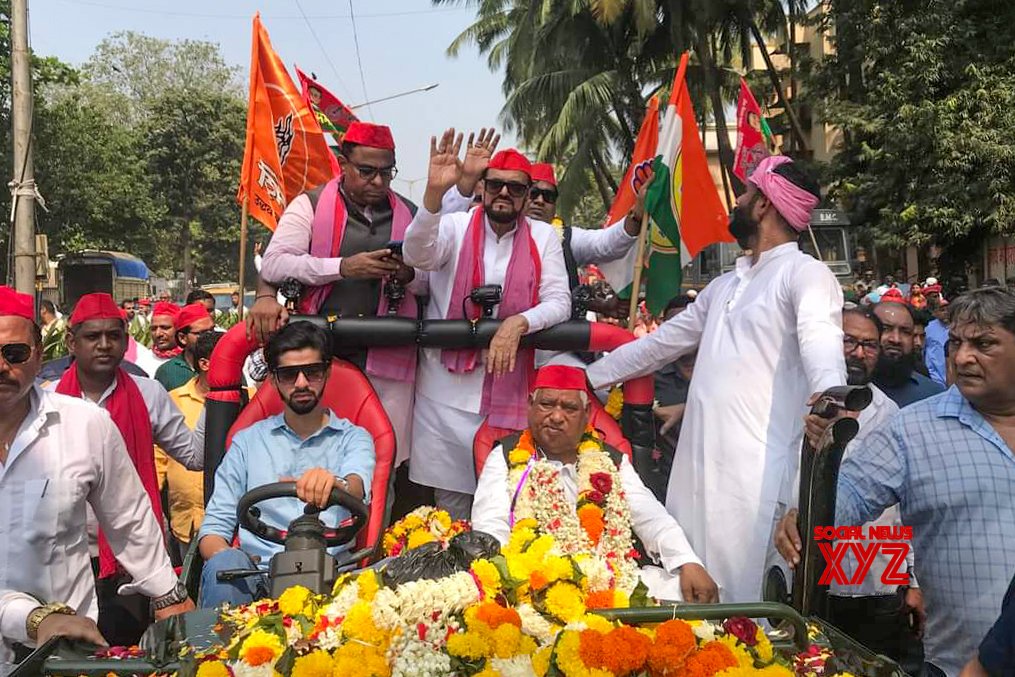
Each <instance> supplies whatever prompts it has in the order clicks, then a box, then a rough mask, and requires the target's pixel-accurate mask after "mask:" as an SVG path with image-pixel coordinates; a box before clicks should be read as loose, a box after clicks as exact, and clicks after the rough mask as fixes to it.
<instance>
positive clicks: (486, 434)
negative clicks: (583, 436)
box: [472, 397, 631, 477]
mask: <svg viewBox="0 0 1015 677" xmlns="http://www.w3.org/2000/svg"><path fill="white" fill-rule="evenodd" d="M589 424H590V425H591V426H592V427H593V428H595V429H596V430H597V431H598V432H599V434H600V435H601V436H602V438H603V440H604V441H605V442H606V443H607V444H609V445H611V446H613V447H615V448H616V449H617V450H618V451H620V452H623V454H624V455H625V456H627V460H629V461H630V460H631V443H630V442H628V441H627V438H625V437H624V433H623V432H621V430H620V425H619V424H618V423H617V421H616V420H615V419H614V418H613V417H612V416H610V415H609V414H607V413H606V409H604V408H603V405H602V404H600V402H599V400H597V399H596V398H594V397H593V398H592V410H591V412H590V413H589ZM513 432H518V431H517V430H507V429H506V428H494V427H492V426H491V425H490V424H489V423H488V422H487V421H483V425H481V426H479V430H478V431H476V436H475V437H474V438H473V439H472V460H473V463H474V464H475V466H476V477H479V475H480V474H481V473H482V472H483V466H484V465H486V457H487V456H489V455H490V452H491V451H493V448H494V447H495V446H496V445H497V441H498V440H500V439H501V438H504V437H506V436H508V435H510V434H511V433H513Z"/></svg>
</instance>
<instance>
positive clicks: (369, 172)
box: [353, 165, 398, 181]
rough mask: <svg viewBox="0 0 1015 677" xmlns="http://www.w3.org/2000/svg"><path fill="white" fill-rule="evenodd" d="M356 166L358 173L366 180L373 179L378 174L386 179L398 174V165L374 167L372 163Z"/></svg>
mask: <svg viewBox="0 0 1015 677" xmlns="http://www.w3.org/2000/svg"><path fill="white" fill-rule="evenodd" d="M353 167H355V168H356V173H357V174H359V175H360V176H361V177H362V178H363V180H365V181H373V179H374V177H375V176H377V175H378V174H380V175H381V178H382V179H384V180H385V181H390V180H391V179H393V178H395V177H396V176H398V167H396V166H395V165H391V166H390V167H372V166H371V165H353Z"/></svg>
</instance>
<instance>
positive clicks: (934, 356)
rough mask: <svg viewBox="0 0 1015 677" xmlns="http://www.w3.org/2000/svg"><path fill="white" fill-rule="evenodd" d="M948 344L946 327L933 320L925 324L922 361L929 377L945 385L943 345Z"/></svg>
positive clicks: (945, 373) (939, 321)
mask: <svg viewBox="0 0 1015 677" xmlns="http://www.w3.org/2000/svg"><path fill="white" fill-rule="evenodd" d="M947 342H948V325H946V324H945V323H944V322H942V321H941V320H939V319H937V318H934V319H933V320H931V321H930V323H928V324H927V343H926V345H924V347H923V360H924V362H925V363H926V364H927V373H928V374H930V377H931V378H932V379H934V380H935V381H937V382H938V383H940V384H941V385H945V382H946V381H945V377H946V376H947V370H946V369H945V343H947Z"/></svg>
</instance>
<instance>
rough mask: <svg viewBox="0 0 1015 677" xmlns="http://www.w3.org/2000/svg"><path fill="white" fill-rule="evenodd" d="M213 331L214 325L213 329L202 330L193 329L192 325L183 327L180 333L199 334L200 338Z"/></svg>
mask: <svg viewBox="0 0 1015 677" xmlns="http://www.w3.org/2000/svg"><path fill="white" fill-rule="evenodd" d="M213 331H215V328H214V327H212V328H211V329H202V330H201V331H192V330H191V328H190V327H187V328H186V329H181V330H180V333H182V334H187V335H189V336H197V337H198V338H201V337H202V336H204V335H205V334H207V333H209V332H213Z"/></svg>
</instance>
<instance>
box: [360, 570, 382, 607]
mask: <svg viewBox="0 0 1015 677" xmlns="http://www.w3.org/2000/svg"><path fill="white" fill-rule="evenodd" d="M356 582H357V583H359V598H360V599H363V600H366V601H368V602H370V601H372V600H373V598H374V595H376V594H377V590H378V589H379V588H380V584H379V583H378V581H377V572H376V571H374V570H372V569H368V570H366V571H364V572H363V573H361V574H360V575H359V578H357V579H356Z"/></svg>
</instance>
